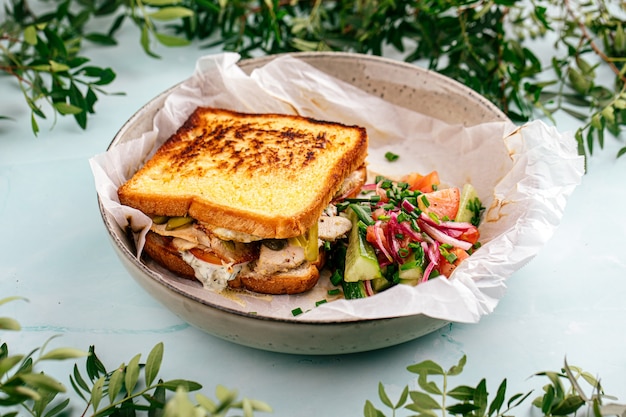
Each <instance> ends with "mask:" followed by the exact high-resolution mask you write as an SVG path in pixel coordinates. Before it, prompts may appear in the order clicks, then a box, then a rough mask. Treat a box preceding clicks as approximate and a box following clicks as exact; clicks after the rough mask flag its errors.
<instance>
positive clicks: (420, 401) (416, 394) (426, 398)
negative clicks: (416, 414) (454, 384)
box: [409, 391, 441, 411]
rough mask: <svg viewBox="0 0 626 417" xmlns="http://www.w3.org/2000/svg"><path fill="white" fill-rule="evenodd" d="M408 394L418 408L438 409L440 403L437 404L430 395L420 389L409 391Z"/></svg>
mask: <svg viewBox="0 0 626 417" xmlns="http://www.w3.org/2000/svg"><path fill="white" fill-rule="evenodd" d="M409 396H410V397H411V400H413V403H414V405H415V406H416V407H419V409H420V410H424V411H425V410H440V409H441V404H439V403H438V402H437V401H436V400H435V399H434V398H433V397H431V396H430V395H428V394H426V393H424V392H420V391H410V392H409Z"/></svg>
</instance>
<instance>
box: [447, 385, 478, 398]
mask: <svg viewBox="0 0 626 417" xmlns="http://www.w3.org/2000/svg"><path fill="white" fill-rule="evenodd" d="M474 391H475V388H473V387H470V386H468V385H459V386H458V387H455V388H453V389H451V390H449V391H448V396H449V397H452V398H454V399H455V400H459V401H470V400H471V399H472V398H474Z"/></svg>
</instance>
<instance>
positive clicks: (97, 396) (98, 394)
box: [91, 376, 105, 411]
mask: <svg viewBox="0 0 626 417" xmlns="http://www.w3.org/2000/svg"><path fill="white" fill-rule="evenodd" d="M104 381H105V380H104V376H101V377H100V378H98V379H97V380H96V382H95V383H94V384H93V387H92V388H91V406H92V407H93V410H94V411H97V410H98V406H99V405H100V401H101V400H102V394H103V390H104Z"/></svg>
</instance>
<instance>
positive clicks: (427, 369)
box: [407, 360, 444, 375]
mask: <svg viewBox="0 0 626 417" xmlns="http://www.w3.org/2000/svg"><path fill="white" fill-rule="evenodd" d="M407 370H408V371H409V372H411V373H414V374H423V375H443V374H444V371H443V368H442V367H441V366H439V364H437V363H435V362H433V361H431V360H425V361H423V362H420V363H417V364H415V365H410V366H408V367H407Z"/></svg>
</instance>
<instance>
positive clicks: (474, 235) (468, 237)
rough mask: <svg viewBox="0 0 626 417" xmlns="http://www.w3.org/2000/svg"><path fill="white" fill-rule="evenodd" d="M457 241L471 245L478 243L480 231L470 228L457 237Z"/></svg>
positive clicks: (474, 227)
mask: <svg viewBox="0 0 626 417" xmlns="http://www.w3.org/2000/svg"><path fill="white" fill-rule="evenodd" d="M459 239H460V240H463V241H465V242H469V243H471V244H472V245H473V244H475V243H476V242H478V239H480V231H479V230H478V228H477V227H476V226H472V227H471V228H469V229H467V230H466V231H465V232H463V234H462V235H461V236H459Z"/></svg>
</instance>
